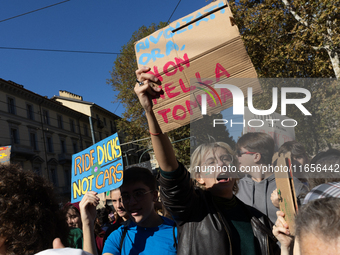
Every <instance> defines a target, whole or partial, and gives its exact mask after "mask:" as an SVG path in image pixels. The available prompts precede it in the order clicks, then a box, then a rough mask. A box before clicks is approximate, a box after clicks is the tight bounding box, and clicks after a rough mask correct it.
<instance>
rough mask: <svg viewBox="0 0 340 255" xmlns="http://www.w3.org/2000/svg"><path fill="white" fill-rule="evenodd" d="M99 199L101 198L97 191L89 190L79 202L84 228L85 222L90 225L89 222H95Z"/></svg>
mask: <svg viewBox="0 0 340 255" xmlns="http://www.w3.org/2000/svg"><path fill="white" fill-rule="evenodd" d="M99 200H100V199H99V197H97V192H94V191H89V192H87V193H86V194H85V196H84V197H83V199H82V200H81V202H80V203H79V208H80V215H81V221H82V222H83V228H84V224H85V225H89V224H93V223H94V221H95V219H96V216H97V211H96V207H97V205H98V204H99Z"/></svg>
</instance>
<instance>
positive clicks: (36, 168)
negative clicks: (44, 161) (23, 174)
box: [33, 166, 41, 175]
mask: <svg viewBox="0 0 340 255" xmlns="http://www.w3.org/2000/svg"><path fill="white" fill-rule="evenodd" d="M33 172H34V173H36V174H37V175H41V166H34V167H33Z"/></svg>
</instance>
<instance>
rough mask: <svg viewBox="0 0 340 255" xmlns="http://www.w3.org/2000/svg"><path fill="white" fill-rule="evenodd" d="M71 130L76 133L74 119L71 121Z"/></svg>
mask: <svg viewBox="0 0 340 255" xmlns="http://www.w3.org/2000/svg"><path fill="white" fill-rule="evenodd" d="M70 130H71V132H73V133H75V132H76V129H75V126H74V120H72V119H70Z"/></svg>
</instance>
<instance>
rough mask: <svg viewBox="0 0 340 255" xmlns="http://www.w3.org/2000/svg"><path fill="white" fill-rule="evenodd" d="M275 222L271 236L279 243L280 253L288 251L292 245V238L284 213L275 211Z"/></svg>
mask: <svg viewBox="0 0 340 255" xmlns="http://www.w3.org/2000/svg"><path fill="white" fill-rule="evenodd" d="M276 216H277V220H276V222H275V225H274V226H273V235H274V236H275V237H276V238H277V240H279V242H280V243H281V251H283V250H285V251H289V250H290V248H291V245H292V244H293V238H292V237H291V236H289V235H290V231H289V226H288V224H287V222H286V221H285V219H284V218H283V217H284V216H285V214H284V212H282V211H277V212H276Z"/></svg>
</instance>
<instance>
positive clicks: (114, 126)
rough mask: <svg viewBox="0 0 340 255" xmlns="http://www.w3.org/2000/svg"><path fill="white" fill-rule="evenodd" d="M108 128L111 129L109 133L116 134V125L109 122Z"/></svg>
mask: <svg viewBox="0 0 340 255" xmlns="http://www.w3.org/2000/svg"><path fill="white" fill-rule="evenodd" d="M110 127H111V133H112V134H114V133H116V125H115V123H114V121H112V120H110Z"/></svg>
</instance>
